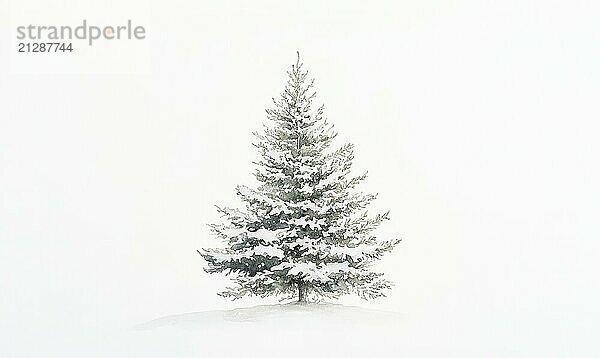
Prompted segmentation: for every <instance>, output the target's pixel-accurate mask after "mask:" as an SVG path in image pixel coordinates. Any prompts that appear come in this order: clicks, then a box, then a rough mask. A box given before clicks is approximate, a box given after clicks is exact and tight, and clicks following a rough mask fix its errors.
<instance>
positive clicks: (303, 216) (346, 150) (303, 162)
mask: <svg viewBox="0 0 600 358" xmlns="http://www.w3.org/2000/svg"><path fill="white" fill-rule="evenodd" d="M313 85H314V79H309V78H308V72H307V71H305V70H304V68H303V64H302V63H301V62H300V56H299V55H298V60H297V61H296V64H295V65H292V67H291V70H290V71H288V81H287V84H286V86H285V88H284V90H283V92H282V93H281V95H280V96H279V98H278V99H273V107H272V108H271V109H268V110H267V111H266V113H267V118H268V124H267V125H265V126H264V128H263V130H262V131H261V132H257V133H254V135H255V137H256V141H255V143H254V146H255V147H256V148H257V149H258V151H259V153H260V160H258V161H257V162H256V163H255V164H256V171H255V173H254V175H255V177H256V179H257V180H258V182H259V184H258V185H257V187H256V188H255V189H252V188H249V187H246V186H238V187H237V195H238V196H239V198H240V199H241V200H242V201H243V202H244V204H245V208H244V209H243V210H238V209H228V208H220V207H218V210H219V212H220V213H221V214H222V216H223V219H224V223H220V224H213V225H210V227H211V230H212V232H214V234H215V235H216V236H217V237H219V238H221V239H222V240H224V242H225V248H222V249H204V250H202V251H198V252H199V253H200V255H202V257H203V258H204V259H205V260H206V261H207V262H208V267H207V268H205V271H206V272H209V273H218V272H224V273H226V274H232V275H234V278H233V281H234V283H235V285H234V286H232V287H229V288H228V289H227V290H226V291H225V292H222V293H220V295H222V296H224V297H232V298H234V299H237V298H241V297H243V296H244V295H257V296H261V297H265V296H269V295H287V296H289V297H290V298H292V297H297V299H298V301H299V302H306V301H307V300H308V298H309V297H315V298H321V297H326V298H336V297H339V296H341V295H344V294H349V293H356V294H358V295H359V296H361V297H363V298H365V299H368V298H375V297H379V296H384V291H385V290H386V289H389V288H390V286H391V283H390V282H389V281H387V280H385V279H383V278H382V275H383V274H382V273H377V272H374V271H372V270H371V264H372V263H373V262H374V261H376V260H379V259H380V258H381V257H382V256H383V255H384V254H385V253H387V252H389V251H391V250H392V249H393V248H394V246H395V245H396V244H398V243H399V241H400V240H398V239H392V240H379V239H377V238H376V237H375V236H374V234H373V231H374V230H375V229H376V228H377V227H378V226H379V224H381V223H382V222H383V221H385V220H388V213H382V214H377V215H374V216H369V215H368V214H367V211H366V208H367V206H368V205H369V204H370V203H371V202H372V201H373V200H374V199H375V198H376V195H372V194H364V193H362V192H360V191H358V190H357V189H356V187H357V186H358V184H359V183H360V182H361V181H362V180H364V179H365V177H366V174H365V175H359V176H352V173H351V171H350V169H351V166H352V160H353V157H354V155H353V146H352V144H346V145H343V146H342V147H341V148H337V149H335V148H332V140H333V139H334V138H335V137H336V133H335V132H334V131H333V127H332V126H331V125H330V124H328V122H327V120H326V119H325V117H324V114H323V106H320V107H318V108H314V107H313V101H314V99H315V92H314V89H313Z"/></svg>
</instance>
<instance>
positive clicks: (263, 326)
mask: <svg viewBox="0 0 600 358" xmlns="http://www.w3.org/2000/svg"><path fill="white" fill-rule="evenodd" d="M401 325H402V316H401V315H400V314H398V313H395V312H386V311H378V310H370V309H364V308H359V307H354V306H343V305H338V304H306V305H298V304H281V305H260V306H253V307H248V308H239V309H233V310H216V311H204V312H194V313H185V314H178V315H172V316H166V317H161V318H157V319H154V320H152V321H149V322H146V323H143V324H140V325H138V326H137V327H136V330H135V331H134V332H132V337H135V340H136V341H138V340H139V341H140V342H141V341H146V342H147V343H146V344H148V345H149V346H148V347H145V348H148V353H152V354H155V355H156V356H167V355H169V356H172V355H173V354H174V356H181V355H182V356H186V357H187V356H189V357H199V356H202V357H216V356H219V355H220V356H226V357H235V356H244V357H263V356H265V355H269V356H282V357H306V356H313V357H321V356H323V357H354V356H362V355H365V356H369V355H372V354H377V356H390V357H392V356H395V354H396V353H397V352H398V348H399V347H397V344H398V338H399V336H398V334H399V333H400V331H399V329H400V327H401ZM144 345H145V344H144ZM150 347H152V348H151V349H150Z"/></svg>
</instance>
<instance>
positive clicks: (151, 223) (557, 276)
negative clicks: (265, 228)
mask: <svg viewBox="0 0 600 358" xmlns="http://www.w3.org/2000/svg"><path fill="white" fill-rule="evenodd" d="M0 4H1V7H0V30H1V33H0V45H1V46H0V356H3V357H6V356H8V357H32V356H39V357H42V356H44V357H45V356H57V357H65V356H77V357H82V356H111V357H112V356H119V357H120V356H122V357H133V356H147V353H148V352H146V353H144V354H142V353H140V352H142V351H141V350H138V349H137V348H139V347H136V346H135V344H142V343H139V341H136V342H137V343H135V344H134V343H132V342H130V341H127V340H126V339H124V338H119V339H117V338H115V335H116V334H115V333H114V332H121V331H126V330H128V329H130V328H131V327H133V326H134V325H136V324H138V323H140V322H144V321H147V320H150V319H153V318H156V317H159V316H164V315H168V314H176V313H183V312H190V311H202V310H210V309H217V308H233V307H242V306H249V305H252V304H256V303H257V302H259V301H257V300H252V299H248V300H243V301H239V302H235V303H231V302H229V301H225V300H224V299H222V298H220V297H218V296H216V292H218V291H219V290H220V289H221V288H223V287H224V286H225V285H226V284H227V282H226V280H224V279H223V277H219V276H214V277H213V276H211V277H209V276H208V275H207V274H205V273H204V272H203V271H202V267H203V263H202V261H201V259H200V257H199V256H198V255H197V254H196V252H195V250H196V249H198V248H201V247H204V246H207V245H212V239H211V238H210V237H209V236H208V230H207V228H206V224H207V223H210V222H213V221H214V220H215V219H216V218H217V214H216V212H215V210H214V207H213V205H215V204H219V205H235V204H236V198H235V195H234V186H235V185H237V184H248V185H252V184H253V183H254V182H253V178H252V176H251V175H250V173H251V170H252V164H251V161H252V160H253V158H254V155H255V153H254V152H253V150H252V146H251V140H252V136H251V132H252V131H254V130H257V129H259V128H260V126H261V123H262V121H263V120H264V119H265V116H264V109H265V108H266V107H267V106H269V104H270V98H271V97H273V96H276V95H277V94H278V93H279V91H280V90H281V89H282V88H283V85H284V81H285V70H286V69H287V68H288V66H289V65H291V64H292V63H293V62H294V60H295V56H296V54H295V53H296V51H297V50H299V51H300V52H301V55H302V58H303V60H304V62H305V65H306V66H307V67H308V69H309V70H310V71H311V74H312V75H313V76H314V77H316V80H317V82H316V86H317V89H318V92H319V93H318V101H319V102H323V103H325V105H326V113H327V116H328V118H329V120H330V121H331V122H332V123H334V124H335V125H336V128H337V130H338V132H339V136H338V138H339V141H338V144H342V143H343V142H352V143H355V144H356V161H355V170H356V173H361V172H362V171H364V170H368V171H369V179H368V180H367V182H366V183H365V185H364V189H365V190H368V191H374V192H378V193H379V194H380V199H379V200H378V202H377V204H376V205H375V206H376V208H374V209H380V210H387V209H389V210H390V211H391V216H392V221H391V222H389V223H387V224H386V225H384V226H382V227H381V230H380V231H379V232H380V234H381V236H382V237H396V236H399V237H402V238H403V239H404V241H403V242H402V243H401V245H400V246H399V247H398V249H397V250H396V251H395V252H394V253H393V254H391V255H389V256H388V257H386V259H385V260H384V262H382V264H381V265H380V268H381V269H382V270H384V271H385V272H387V274H388V277H389V278H390V279H392V280H393V281H395V282H396V287H395V288H394V290H393V291H391V292H390V294H389V296H388V297H387V298H385V299H380V300H376V301H373V302H363V301H360V300H357V299H353V298H348V299H344V300H341V302H343V303H347V304H355V305H361V306H364V307H371V308H380V309H386V310H391V311H396V312H400V313H401V314H403V315H404V316H405V317H406V325H405V326H404V327H403V330H402V332H403V333H402V335H407V336H409V337H411V338H410V340H408V344H412V345H413V346H411V347H403V348H404V349H405V351H404V353H407V354H406V356H431V357H441V356H444V357H446V356H447V357H454V356H457V357H458V356H460V357H468V356H473V357H484V356H485V357H494V356H497V357H597V356H599V355H600V348H599V345H598V343H597V338H598V323H599V320H600V309H599V308H598V302H600V284H599V280H598V272H600V263H599V260H598V259H599V254H600V242H599V241H598V239H599V234H600V230H599V229H598V217H599V214H600V210H599V204H598V202H599V201H600V189H599V185H598V183H599V182H600V169H599V165H598V158H599V154H600V153H599V152H600V151H599V148H598V145H599V144H598V137H599V132H598V130H599V129H600V128H599V126H598V124H597V121H598V119H599V114H600V111H599V110H598V105H599V103H598V95H599V93H600V85H599V83H600V82H599V81H600V73H599V72H600V70H599V68H600V66H599V63H600V49H599V43H600V42H599V40H600V30H599V26H598V19H599V18H600V17H599V15H600V14H599V11H598V10H599V8H598V5H597V3H596V2H593V1H541V0H540V1H525V0H520V1H461V0H455V1H441V0H440V1H404V2H392V1H390V2H387V3H383V2H382V3H379V2H370V3H369V4H368V5H367V4H362V3H358V2H350V1H343V2H341V1H340V2H338V3H336V4H334V3H332V2H327V3H325V2H316V1H315V2H310V1H303V2H285V3H283V2H255V3H252V4H250V3H249V2H243V3H242V2H240V3H234V2H221V1H220V2H217V1H214V2H210V3H203V2H198V1H195V2H189V1H181V0H173V1H169V2H153V3H148V2H147V1H137V2H134V1H128V2H123V1H103V2H96V3H91V2H89V1H65V0H63V1H43V2H42V1H16V0H15V1H10V0H8V1H7V0H1V2H0ZM83 19H86V20H88V22H89V23H91V24H97V25H121V24H123V23H126V21H127V19H132V20H133V21H134V23H137V24H140V25H143V26H145V27H146V32H147V39H146V40H143V41H120V42H116V41H113V42H107V41H104V42H102V41H99V42H98V43H97V44H95V45H94V46H92V47H88V46H87V45H86V44H85V43H83V42H74V48H75V51H74V52H73V53H71V54H68V53H67V54H61V53H51V54H19V53H17V52H16V50H17V40H16V27H17V26H21V25H25V26H26V25H28V24H30V23H32V24H39V25H53V24H54V25H72V26H77V25H79V24H80V23H81V21H82V20H83ZM269 302H272V301H269ZM398 334H399V335H400V333H398ZM117 336H118V335H117ZM119 337H121V336H119ZM224 337H227V334H224ZM229 338H231V337H229ZM194 339H197V340H199V341H201V340H202V339H201V338H198V337H196V338H194ZM213 343H214V342H213ZM143 344H144V345H146V344H148V342H145V343H143ZM306 344H307V345H308V346H309V345H310V343H309V342H307V343H306ZM107 346H111V347H112V348H111V349H112V350H111V351H110V353H107V352H105V351H104V350H103V349H105V348H106V347H107ZM390 347H391V346H390ZM180 348H181V347H180ZM394 349H396V348H394ZM179 353H180V354H185V353H186V350H185V346H184V348H182V349H181V351H179ZM187 353H189V352H187ZM389 353H390V355H392V356H393V355H394V354H396V353H395V352H394V351H392V348H390V349H389ZM173 356H178V355H177V354H173ZM196 356H202V355H201V354H200V353H199V355H196ZM317 356H318V355H317Z"/></svg>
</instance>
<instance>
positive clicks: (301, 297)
mask: <svg viewBox="0 0 600 358" xmlns="http://www.w3.org/2000/svg"><path fill="white" fill-rule="evenodd" d="M298 303H306V286H304V283H303V282H298Z"/></svg>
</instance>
